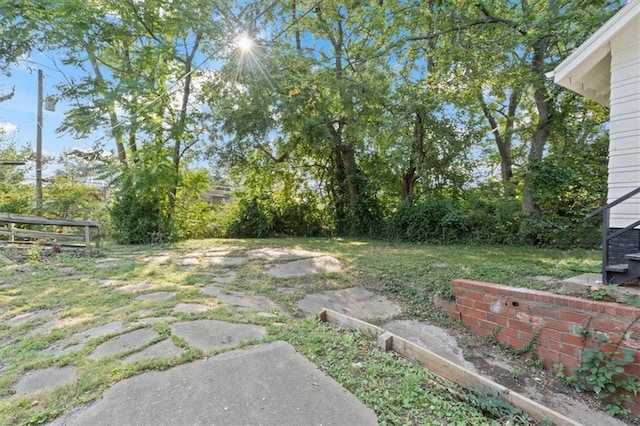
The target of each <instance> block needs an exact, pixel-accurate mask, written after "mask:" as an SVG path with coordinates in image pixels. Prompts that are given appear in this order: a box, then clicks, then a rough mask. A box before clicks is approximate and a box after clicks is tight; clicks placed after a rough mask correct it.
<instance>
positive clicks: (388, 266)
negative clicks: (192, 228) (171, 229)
mask: <svg viewBox="0 0 640 426" xmlns="http://www.w3.org/2000/svg"><path fill="white" fill-rule="evenodd" d="M211 247H224V248H227V249H228V250H230V251H231V252H232V253H231V254H230V256H241V255H242V254H243V253H245V252H246V251H248V250H251V249H255V248H261V247H280V248H285V249H293V248H300V249H305V250H312V251H322V252H327V253H329V254H332V255H334V256H336V257H338V258H340V259H342V260H343V261H344V262H345V263H346V264H347V271H345V272H344V273H340V274H328V275H324V276H313V277H303V278H291V279H286V280H278V279H275V278H272V277H269V276H267V275H265V274H264V273H262V272H261V267H262V266H263V265H262V264H261V263H260V261H252V262H249V263H246V264H243V265H237V266H232V267H228V268H225V267H219V266H208V267H203V266H196V267H190V268H189V267H181V266H178V265H176V264H175V263H173V262H172V261H162V260H149V259H148V258H149V257H150V256H158V257H157V258H159V256H160V255H165V256H168V257H174V258H175V257H177V256H180V255H184V254H186V253H189V252H193V251H197V250H205V249H208V248H211ZM196 256H197V253H196ZM598 256H599V254H598V253H597V252H593V251H585V250H576V251H558V250H542V249H535V248H521V247H487V246H441V245H438V246H427V245H412V244H389V243H385V242H380V241H353V240H343V239H277V240H202V241H188V242H185V243H182V244H178V245H174V246H133V247H124V246H117V245H108V246H106V247H105V248H104V249H103V250H101V251H99V252H96V253H92V254H91V255H90V256H84V257H83V256H76V255H73V254H70V253H62V254H58V255H57V256H53V255H49V254H48V253H46V251H44V250H42V249H41V248H38V247H34V248H32V249H29V250H25V249H20V250H18V249H12V250H8V251H3V252H2V256H0V321H1V322H0V373H1V374H0V398H1V399H0V424H39V423H42V422H45V421H47V420H51V419H52V418H54V417H56V416H58V415H60V414H61V413H63V412H64V411H66V410H68V409H70V408H71V407H73V406H77V405H80V404H83V403H86V402H88V401H91V400H93V399H95V398H97V397H99V396H100V395H101V394H102V393H103V392H104V391H105V390H106V389H108V388H109V387H110V386H111V385H113V384H114V383H116V382H117V381H120V380H122V379H124V378H126V377H129V376H131V375H134V374H138V373H140V372H143V371H147V370H162V369H166V368H169V367H171V366H174V365H178V364H181V363H184V362H190V361H192V360H194V359H198V358H202V357H205V356H209V355H211V354H213V352H208V353H204V352H202V351H199V350H196V349H188V350H186V351H184V352H183V353H182V355H180V356H178V357H175V358H171V359H168V360H167V359H153V360H148V361H144V362H135V363H127V364H125V363H123V362H122V357H123V356H124V355H119V356H113V357H108V358H105V359H100V360H93V359H90V358H88V357H87V356H88V355H89V354H90V353H91V352H92V351H93V349H94V348H95V347H96V346H97V345H98V344H100V343H102V342H104V341H106V340H107V339H108V338H109V336H102V337H97V338H95V339H93V340H90V341H89V343H88V344H87V346H86V347H85V348H84V349H82V350H80V351H77V352H73V353H71V354H67V355H61V356H54V355H52V354H51V353H49V352H46V351H43V350H44V349H46V348H48V347H50V346H51V345H52V344H54V343H56V342H58V341H60V340H62V339H66V338H69V337H70V336H72V335H74V333H77V332H80V331H84V330H88V329H90V328H93V327H98V326H101V325H105V324H107V323H110V322H113V321H122V322H123V323H124V325H125V327H127V329H128V330H132V329H135V328H139V327H140V325H139V324H138V323H136V320H137V319H139V318H142V317H167V316H173V317H175V318H177V319H189V320H190V319H201V318H210V319H219V320H225V321H232V322H252V323H256V324H261V325H265V326H267V327H269V329H270V336H269V337H268V339H267V340H274V339H283V340H287V341H289V342H290V343H291V344H293V345H294V346H295V347H296V348H297V349H298V350H299V351H300V352H301V353H303V354H304V355H305V356H307V357H308V358H309V359H311V360H312V361H314V362H315V363H316V364H318V366H319V367H320V368H322V369H323V370H324V371H326V372H327V373H328V374H330V375H331V376H333V377H334V378H335V379H336V380H338V381H339V382H340V383H341V384H342V385H343V386H345V387H346V388H347V389H349V390H350V391H352V392H353V393H354V394H356V395H357V396H358V397H359V398H360V399H361V400H362V401H364V402H365V403H366V404H367V405H369V406H370V407H371V408H373V409H374V410H376V412H377V414H378V416H379V419H380V422H381V423H386V424H417V423H425V424H434V423H435V424H440V423H445V424H487V423H492V422H493V423H499V424H502V423H504V421H505V419H507V418H512V419H515V420H516V421H517V420H518V419H520V422H521V423H527V422H528V420H527V419H526V417H522V416H520V415H518V414H517V413H514V412H511V411H510V409H509V408H505V407H500V406H497V404H495V403H489V402H488V401H493V400H494V399H492V398H489V397H486V396H478V395H473V394H469V393H467V392H463V391H461V390H460V389H458V388H456V387H455V386H453V385H451V384H450V383H445V382H443V381H442V380H441V379H438V378H436V377H434V376H432V375H429V374H427V373H425V372H424V371H423V370H422V369H421V368H418V367H417V366H416V365H415V364H412V363H408V362H406V361H404V360H402V359H399V358H397V357H395V356H393V355H392V354H388V353H381V352H379V351H378V350H377V349H376V348H375V342H372V341H371V340H369V339H367V338H365V337H364V336H362V335H359V334H357V333H351V332H347V331H345V330H340V329H335V328H333V327H330V326H328V325H326V324H319V323H317V322H315V321H310V320H303V319H300V317H301V315H300V312H299V311H298V310H297V308H296V305H295V302H296V301H297V300H298V299H300V298H301V297H303V296H304V294H305V293H308V292H315V291H320V290H325V289H336V288H347V287H352V286H364V287H367V288H369V289H371V290H374V291H378V292H382V293H385V294H386V295H388V296H390V297H392V298H394V299H395V300H396V301H398V302H399V303H400V304H402V305H403V307H404V309H405V313H406V316H407V317H409V318H416V319H422V320H429V321H431V322H439V323H446V322H448V321H449V320H448V319H447V318H446V317H445V316H444V315H443V314H442V313H441V312H440V311H439V310H438V309H437V308H434V307H433V304H432V303H431V300H432V297H433V295H434V294H435V293H436V292H440V293H442V294H444V295H449V294H450V293H451V284H450V283H451V280H452V279H453V278H468V279H477V280H485V281H491V282H495V283H501V284H509V285H516V286H527V287H535V288H545V285H544V284H541V283H539V282H536V281H534V280H532V277H533V276H535V275H551V276H554V277H557V278H563V277H568V276H572V275H577V274H579V273H582V272H596V271H597V270H598V268H599V260H598ZM157 258H156V259H157ZM227 270H233V271H234V272H235V273H236V279H235V280H234V281H233V282H232V283H230V284H226V285H225V287H226V288H228V289H230V290H237V291H243V292H246V293H250V294H262V295H265V296H267V297H269V298H271V299H272V300H274V301H275V302H277V303H278V304H279V305H280V306H281V307H283V308H284V309H286V310H287V311H288V312H289V313H290V314H292V315H293V316H292V317H291V318H289V317H285V316H279V317H277V318H275V319H274V318H267V317H262V316H258V315H255V314H252V313H243V312H237V311H235V310H233V309H230V308H228V307H225V306H221V305H218V304H217V302H216V301H215V299H213V298H211V297H209V296H207V295H205V294H204V293H202V292H201V289H202V288H203V287H204V286H206V285H209V284H212V283H213V281H212V278H213V276H214V275H215V274H218V273H219V274H222V275H224V273H225V271H227ZM143 283H153V284H155V287H154V288H153V290H148V291H147V292H151V291H171V292H175V295H174V296H173V297H172V298H171V299H165V300H154V301H144V300H138V299H136V297H137V296H138V295H139V293H135V292H124V291H119V290H117V287H121V286H124V285H132V284H143ZM285 287H286V288H287V289H289V290H290V291H287V292H282V291H279V290H281V289H282V288H285ZM177 303H201V304H207V305H209V306H211V307H212V308H213V309H211V310H210V311H207V312H203V313H197V314H183V313H172V311H171V309H172V308H173V306H175V305H176V304H177ZM35 311H52V312H55V313H56V317H57V319H58V320H59V321H61V325H60V326H59V328H55V329H51V328H46V327H45V326H46V325H48V324H49V322H50V320H51V317H50V316H49V317H47V316H46V315H45V316H43V317H41V318H37V319H35V320H33V321H28V322H24V323H21V324H15V325H9V323H8V322H7V321H8V320H10V319H12V318H15V317H16V316H17V315H20V314H24V313H29V312H35ZM170 321H171V320H170V319H167V320H166V321H164V322H161V323H159V324H155V325H154V326H153V329H154V330H156V331H157V332H159V333H160V335H161V336H165V335H168V333H169V326H168V324H169V322H170ZM274 322H275V323H278V325H274ZM172 339H174V342H175V343H176V344H178V346H181V345H182V346H184V345H185V342H181V341H180V340H179V339H175V338H174V337H172ZM65 365H74V366H76V367H77V368H78V376H77V380H76V381H75V382H74V383H73V384H71V385H67V386H62V387H59V388H58V389H56V390H55V391H53V392H50V393H42V394H39V395H37V396H33V397H31V396H29V397H20V398H16V399H11V398H10V397H11V394H12V392H13V391H12V386H14V385H15V382H16V380H18V378H19V377H21V376H22V375H23V374H25V373H26V372H28V371H29V370H34V369H40V368H47V367H52V366H65Z"/></svg>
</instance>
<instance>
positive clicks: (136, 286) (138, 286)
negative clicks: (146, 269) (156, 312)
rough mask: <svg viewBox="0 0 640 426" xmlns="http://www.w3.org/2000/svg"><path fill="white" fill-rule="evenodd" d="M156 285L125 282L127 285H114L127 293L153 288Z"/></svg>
mask: <svg viewBox="0 0 640 426" xmlns="http://www.w3.org/2000/svg"><path fill="white" fill-rule="evenodd" d="M156 287H158V285H157V284H153V283H138V284H127V285H123V286H122V287H116V290H118V291H124V292H127V293H136V292H139V291H148V290H153V289H154V288H156Z"/></svg>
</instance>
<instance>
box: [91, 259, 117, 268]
mask: <svg viewBox="0 0 640 426" xmlns="http://www.w3.org/2000/svg"><path fill="white" fill-rule="evenodd" d="M121 265H122V260H120V259H114V258H109V259H100V260H96V263H95V267H96V268H98V269H107V268H114V267H116V266H121Z"/></svg>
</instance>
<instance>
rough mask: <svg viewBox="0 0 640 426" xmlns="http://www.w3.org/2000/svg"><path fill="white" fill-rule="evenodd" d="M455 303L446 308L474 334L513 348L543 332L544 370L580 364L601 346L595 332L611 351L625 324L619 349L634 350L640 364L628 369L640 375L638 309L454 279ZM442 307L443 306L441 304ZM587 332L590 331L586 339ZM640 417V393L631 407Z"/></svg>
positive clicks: (539, 348) (540, 347)
mask: <svg viewBox="0 0 640 426" xmlns="http://www.w3.org/2000/svg"><path fill="white" fill-rule="evenodd" d="M453 292H454V294H455V304H451V305H449V306H448V307H445V309H447V310H448V311H449V313H450V314H451V315H452V316H454V317H457V318H459V319H461V320H462V322H464V323H465V324H466V325H467V326H468V327H469V328H470V329H471V330H472V331H473V332H475V333H477V334H479V335H481V336H488V335H490V334H492V333H495V338H496V340H498V341H499V342H501V343H504V344H507V345H509V346H511V347H513V348H514V349H520V348H522V347H524V346H526V345H527V343H529V342H530V340H531V339H532V338H533V336H534V335H535V334H538V335H539V340H538V344H537V346H536V347H535V350H536V352H537V355H538V357H539V359H541V360H542V363H543V365H544V367H545V368H547V369H551V368H553V365H554V364H556V363H560V362H561V363H563V364H564V365H565V367H566V368H567V370H568V371H567V372H566V373H567V374H571V373H572V372H573V368H574V367H576V366H578V365H579V364H580V359H581V354H582V351H583V350H584V349H585V348H588V347H590V346H597V344H596V342H595V341H594V340H592V336H595V335H602V336H606V337H607V339H608V341H609V343H608V344H607V345H606V346H605V347H603V350H604V351H606V350H607V349H609V350H611V349H612V348H613V347H614V346H615V345H616V344H617V343H619V342H620V339H621V338H623V337H624V336H623V333H624V332H625V330H627V327H628V326H629V325H630V324H632V323H633V325H632V326H631V327H630V328H629V329H628V332H629V333H627V338H626V339H624V338H623V339H622V342H620V348H629V349H631V350H633V351H634V352H635V354H634V355H635V359H636V362H635V363H633V364H631V365H629V366H628V368H627V369H626V371H627V373H629V374H633V375H635V376H637V377H640V352H639V351H640V321H636V322H635V323H634V321H635V320H637V319H638V318H639V317H640V308H636V307H632V306H629V305H622V304H618V303H610V302H598V301H593V300H588V299H580V298H577V297H572V296H564V295H559V294H554V293H549V292H545V291H537V290H529V289H524V288H513V287H507V286H502V285H497V284H490V283H483V282H477V281H470V280H454V281H453ZM443 307H444V306H443ZM583 330H588V336H589V337H585V335H584V334H585V333H584V332H583ZM628 408H629V409H631V410H632V411H633V412H634V413H635V414H636V415H640V396H639V397H637V398H636V399H635V403H634V404H631V405H629V407H628Z"/></svg>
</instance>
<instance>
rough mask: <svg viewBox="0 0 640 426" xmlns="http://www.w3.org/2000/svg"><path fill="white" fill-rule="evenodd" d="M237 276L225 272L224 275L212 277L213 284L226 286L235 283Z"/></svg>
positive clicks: (233, 272)
mask: <svg viewBox="0 0 640 426" xmlns="http://www.w3.org/2000/svg"><path fill="white" fill-rule="evenodd" d="M237 275H238V274H237V273H236V272H235V271H227V273H225V274H220V275H216V276H215V277H213V282H215V283H218V284H228V283H232V282H234V281H235V279H236V276H237Z"/></svg>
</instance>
